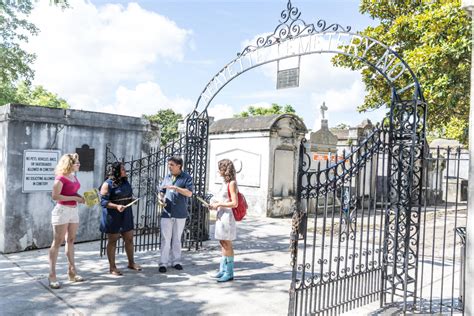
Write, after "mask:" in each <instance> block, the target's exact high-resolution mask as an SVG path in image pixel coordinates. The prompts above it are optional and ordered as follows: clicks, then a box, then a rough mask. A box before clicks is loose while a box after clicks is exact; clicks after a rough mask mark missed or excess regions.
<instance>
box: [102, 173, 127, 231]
mask: <svg viewBox="0 0 474 316" xmlns="http://www.w3.org/2000/svg"><path fill="white" fill-rule="evenodd" d="M105 183H107V185H108V186H109V194H107V195H101V197H100V203H101V205H102V217H101V220H100V231H101V232H103V233H107V234H117V233H124V232H127V231H129V230H132V229H133V213H132V207H131V206H130V207H127V208H126V209H125V210H124V211H123V212H122V213H120V212H119V211H117V210H116V209H109V208H107V207H106V205H107V203H108V202H111V203H114V204H120V205H127V204H128V203H130V202H131V201H133V192H132V186H131V185H130V183H129V182H128V181H127V180H124V181H123V182H122V184H120V185H119V186H115V185H114V184H113V182H112V180H111V179H107V180H106V181H105Z"/></svg>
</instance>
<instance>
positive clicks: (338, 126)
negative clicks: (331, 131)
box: [334, 123, 350, 129]
mask: <svg viewBox="0 0 474 316" xmlns="http://www.w3.org/2000/svg"><path fill="white" fill-rule="evenodd" d="M334 128H337V129H348V128H350V126H349V125H347V124H344V123H340V124H338V125H336V126H335V127H334Z"/></svg>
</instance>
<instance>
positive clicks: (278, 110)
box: [234, 103, 295, 117]
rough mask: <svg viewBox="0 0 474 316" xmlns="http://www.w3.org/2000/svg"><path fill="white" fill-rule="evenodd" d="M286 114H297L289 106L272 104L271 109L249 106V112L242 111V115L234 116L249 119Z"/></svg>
mask: <svg viewBox="0 0 474 316" xmlns="http://www.w3.org/2000/svg"><path fill="white" fill-rule="evenodd" d="M285 113H291V114H295V109H294V108H293V107H292V106H291V105H289V104H287V105H285V106H283V107H282V106H281V105H278V104H276V103H272V106H271V107H270V108H265V107H258V106H257V107H256V106H249V108H248V110H247V111H242V112H241V113H239V114H236V115H234V117H249V116H261V115H272V114H285Z"/></svg>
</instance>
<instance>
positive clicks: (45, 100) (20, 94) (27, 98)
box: [13, 82, 70, 109]
mask: <svg viewBox="0 0 474 316" xmlns="http://www.w3.org/2000/svg"><path fill="white" fill-rule="evenodd" d="M13 102H15V103H23V104H30V105H39V106H45V107H51V108H61V109H68V108H70V106H69V104H68V103H67V102H66V100H64V99H62V98H60V97H58V95H57V94H55V93H52V92H50V91H48V90H46V89H45V88H44V87H43V86H35V87H34V88H33V87H32V86H30V85H27V84H26V83H24V82H22V83H20V84H19V85H18V87H17V88H16V94H15V100H14V101H13Z"/></svg>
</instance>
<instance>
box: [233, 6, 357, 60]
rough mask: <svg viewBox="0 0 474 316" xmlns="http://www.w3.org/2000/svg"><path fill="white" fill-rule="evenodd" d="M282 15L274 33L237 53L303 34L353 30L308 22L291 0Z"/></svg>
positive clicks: (337, 25)
mask: <svg viewBox="0 0 474 316" xmlns="http://www.w3.org/2000/svg"><path fill="white" fill-rule="evenodd" d="M280 16H281V20H280V21H279V22H280V24H279V25H278V26H277V27H276V28H275V30H274V31H273V34H270V35H268V36H266V37H259V38H258V39H257V41H256V43H255V44H254V45H249V46H247V47H245V48H244V49H243V50H242V51H241V52H240V53H238V54H237V55H238V56H242V55H246V54H248V53H250V52H253V51H255V50H256V49H259V48H262V47H268V46H272V45H274V44H275V43H280V42H283V41H285V40H287V39H292V38H295V37H298V36H302V35H309V34H316V33H322V32H326V31H333V32H337V31H343V32H349V31H350V30H351V27H350V26H346V27H344V26H342V25H340V24H337V23H333V24H328V23H326V21H324V20H319V21H318V22H317V23H316V25H314V24H313V23H311V24H307V23H306V22H305V21H303V20H302V19H301V12H300V10H299V9H298V8H297V7H295V6H293V4H292V3H291V1H288V3H287V5H286V9H285V10H283V11H282V12H281V14H280Z"/></svg>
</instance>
